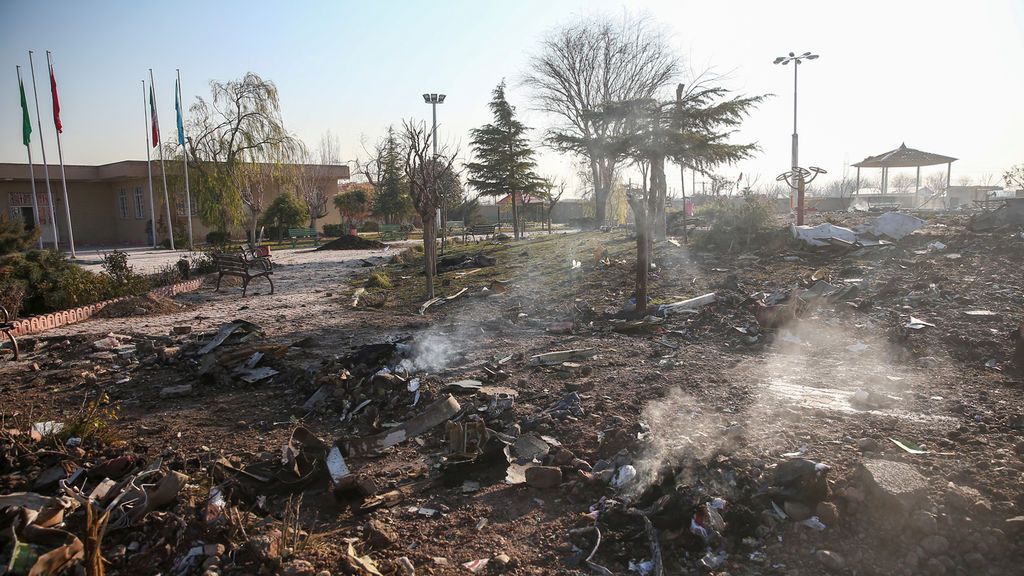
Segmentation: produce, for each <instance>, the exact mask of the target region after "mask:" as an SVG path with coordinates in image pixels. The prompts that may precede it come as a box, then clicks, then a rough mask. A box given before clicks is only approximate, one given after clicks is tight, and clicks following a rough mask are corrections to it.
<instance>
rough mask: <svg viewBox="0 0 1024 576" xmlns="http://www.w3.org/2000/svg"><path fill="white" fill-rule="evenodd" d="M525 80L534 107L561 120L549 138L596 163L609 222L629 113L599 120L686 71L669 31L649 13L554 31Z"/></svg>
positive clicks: (598, 213)
mask: <svg viewBox="0 0 1024 576" xmlns="http://www.w3.org/2000/svg"><path fill="white" fill-rule="evenodd" d="M529 66H530V69H529V72H528V73H527V75H526V77H525V79H524V84H525V85H526V86H527V87H529V88H531V89H532V92H533V98H534V106H535V108H537V109H538V110H540V111H542V112H546V113H548V114H549V115H550V116H551V117H552V118H553V119H554V121H555V124H554V126H552V127H551V128H550V129H549V130H548V131H547V136H546V141H547V142H548V144H549V145H551V146H553V147H554V148H555V149H557V150H560V151H563V152H568V153H572V154H575V155H577V156H579V157H581V158H583V159H584V160H585V161H586V162H587V163H588V165H589V169H590V173H591V178H590V180H591V182H592V184H593V190H594V194H593V198H594V214H595V219H596V220H597V223H598V224H600V223H601V222H603V221H604V220H606V214H605V211H606V208H607V204H608V197H609V195H610V194H611V191H612V183H613V182H614V181H615V173H616V169H617V167H618V165H619V162H620V161H621V158H620V157H619V156H618V155H617V154H616V153H615V152H614V150H612V148H613V147H614V142H615V141H616V140H617V139H619V138H620V137H622V136H623V135H624V134H625V128H626V126H625V122H626V119H625V118H614V119H613V118H609V119H606V120H605V121H597V120H595V116H594V112H595V111H597V110H599V109H600V108H601V107H602V106H604V105H607V104H609V103H614V102H629V101H635V100H642V99H648V98H653V97H655V95H656V94H657V93H658V92H659V91H660V90H661V89H662V88H664V87H665V86H667V85H668V84H669V83H670V82H671V81H672V78H673V77H675V75H676V74H677V73H678V71H679V59H678V57H677V56H676V55H675V54H674V52H673V51H672V49H671V47H670V46H669V43H668V40H667V38H666V37H665V35H664V34H662V33H661V31H660V30H658V29H657V28H656V27H654V26H652V25H651V24H650V21H649V20H648V19H645V18H637V17H629V16H627V17H624V18H622V19H621V20H616V19H613V18H611V17H606V16H603V17H595V18H592V19H587V20H583V21H579V22H574V23H572V24H569V25H567V26H565V27H563V28H560V29H558V30H556V31H554V32H553V33H551V34H550V35H549V36H548V37H547V38H545V39H544V41H543V42H542V44H541V49H540V51H539V53H538V54H536V55H535V56H534V57H533V58H532V59H531V60H530V65H529Z"/></svg>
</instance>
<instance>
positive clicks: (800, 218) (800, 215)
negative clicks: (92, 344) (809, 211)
mask: <svg viewBox="0 0 1024 576" xmlns="http://www.w3.org/2000/svg"><path fill="white" fill-rule="evenodd" d="M817 58H818V55H817V54H811V53H810V52H804V53H803V54H801V55H799V56H797V55H796V54H794V53H792V52H790V53H789V56H779V57H778V58H776V59H775V61H774V63H775V64H782V65H783V66H787V65H789V63H790V62H792V63H793V163H792V166H791V169H792V171H793V172H794V173H796V174H797V184H798V185H797V211H796V224H797V226H802V225H803V223H804V182H803V178H802V177H800V176H799V175H800V174H801V172H800V171H799V170H798V169H799V168H800V144H799V137H798V136H797V132H796V101H797V83H796V79H797V70H798V69H799V68H800V64H801V63H802V62H803V61H804V60H816V59H817Z"/></svg>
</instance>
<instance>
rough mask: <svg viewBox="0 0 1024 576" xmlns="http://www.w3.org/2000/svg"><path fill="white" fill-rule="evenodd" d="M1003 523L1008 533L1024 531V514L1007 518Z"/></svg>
mask: <svg viewBox="0 0 1024 576" xmlns="http://www.w3.org/2000/svg"><path fill="white" fill-rule="evenodd" d="M1005 525H1006V531H1007V532H1009V533H1010V534H1016V533H1019V532H1024V516H1014V517H1013V518H1007V519H1006V522H1005Z"/></svg>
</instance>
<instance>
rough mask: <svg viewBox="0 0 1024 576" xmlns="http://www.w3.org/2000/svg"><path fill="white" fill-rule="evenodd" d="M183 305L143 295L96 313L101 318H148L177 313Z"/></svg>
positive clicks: (159, 297) (109, 305)
mask: <svg viewBox="0 0 1024 576" xmlns="http://www.w3.org/2000/svg"><path fill="white" fill-rule="evenodd" d="M182 308H184V305H182V304H179V303H178V302H175V301H174V300H171V299H170V298H167V297H165V296H157V295H154V294H143V295H142V296H134V297H132V298H127V299H125V300H121V301H119V302H114V303H113V304H108V305H106V306H104V307H103V309H102V310H100V311H99V312H98V313H97V316H100V317H101V318H127V317H129V316H149V315H151V314H169V313H171V312H178V311H179V310H181V309H182Z"/></svg>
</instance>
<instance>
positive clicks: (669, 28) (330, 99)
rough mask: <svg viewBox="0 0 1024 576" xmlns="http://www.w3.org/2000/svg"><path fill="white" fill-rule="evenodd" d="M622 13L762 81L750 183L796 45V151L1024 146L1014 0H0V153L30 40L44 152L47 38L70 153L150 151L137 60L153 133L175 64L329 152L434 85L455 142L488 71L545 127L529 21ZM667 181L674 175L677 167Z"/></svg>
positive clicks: (84, 159) (1009, 154) (731, 83)
mask: <svg viewBox="0 0 1024 576" xmlns="http://www.w3.org/2000/svg"><path fill="white" fill-rule="evenodd" d="M623 11H630V12H634V13H640V14H646V15H648V16H650V17H651V18H653V19H654V20H655V21H657V22H658V23H659V24H660V25H662V26H664V28H665V31H666V32H667V33H668V34H669V35H670V36H671V41H672V44H673V45H674V46H675V47H676V48H677V50H678V53H679V55H680V56H681V57H682V58H684V59H685V61H686V63H687V64H688V67H689V68H691V69H693V70H696V71H700V70H704V69H706V68H711V69H713V70H714V71H715V72H717V73H720V74H724V75H726V76H727V79H726V84H727V86H728V87H729V88H731V89H734V90H736V91H737V92H738V93H745V94H763V93H772V94H775V96H774V97H773V98H771V99H770V100H769V101H768V102H766V103H765V104H763V105H762V106H761V107H760V108H759V109H758V110H756V111H755V112H754V114H753V115H752V117H751V118H750V120H749V121H747V122H746V123H745V125H744V126H743V129H742V130H741V131H740V132H739V133H738V134H737V135H736V141H745V142H749V141H756V142H757V143H758V144H759V145H760V146H761V149H762V151H761V152H760V153H759V154H758V155H757V156H756V157H755V158H754V159H752V160H749V161H745V162H743V163H741V164H739V165H737V166H729V167H723V168H722V169H721V170H720V171H719V172H720V173H721V174H723V175H725V176H728V177H730V178H732V179H735V178H736V176H737V175H738V174H739V173H740V172H743V173H744V174H746V175H748V176H750V175H756V176H759V184H764V183H766V182H769V181H772V180H774V177H775V175H776V174H778V173H780V172H782V171H784V170H786V169H787V167H788V165H789V153H790V149H789V144H790V134H791V132H792V105H793V101H792V98H793V93H792V79H793V77H792V68H791V67H790V66H787V67H782V66H775V65H773V64H772V60H773V58H774V57H775V56H779V55H783V54H785V53H787V52H790V51H795V52H797V53H801V52H804V51H807V50H810V51H813V52H816V53H818V54H820V55H821V58H820V59H818V60H816V61H813V62H810V63H808V64H806V65H804V66H801V68H800V118H799V131H800V142H801V163H802V164H804V165H816V166H820V167H823V168H825V169H827V170H828V171H829V173H830V176H831V175H839V174H841V173H842V171H843V169H844V166H845V165H847V164H849V163H852V162H856V161H858V160H861V159H863V158H864V157H865V156H868V155H873V154H877V153H880V152H883V151H886V150H889V149H892V148H894V147H896V146H899V144H900V143H901V142H906V144H907V146H910V147H913V148H920V149H923V150H927V151H931V152H936V153H940V154H945V155H948V156H954V157H957V158H959V159H960V160H959V161H958V162H955V163H954V164H953V181H954V183H956V182H957V181H958V180H959V179H960V178H961V177H963V176H969V177H971V178H972V179H973V180H974V181H975V182H976V183H977V182H980V181H982V180H983V179H984V178H985V176H986V175H991V176H992V177H994V178H995V179H999V177H1000V176H1001V174H1002V172H1003V171H1004V170H1005V169H1006V168H1008V167H1009V166H1010V165H1012V164H1017V163H1024V145H1022V144H1021V138H1020V136H1021V134H1024V105H1022V102H1024V0H971V1H965V0H959V1H945V0H942V1H940V0H929V1H906V0H884V1H877V0H860V1H858V2H829V1H821V0H818V1H810V2H797V1H785V0H773V1H754V0H751V1H746V2H740V1H722V0H720V1H717V2H691V1H681V0H674V1H653V0H652V1H636V2H622V1H621V0H620V1H613V0H607V1H606V0H571V1H570V0H566V1H560V0H516V1H506V2H497V1H481V0H476V1H446V0H434V1H432V2H412V1H404V2H403V1H383V0H381V1H371V2H367V1H365V0H364V1H360V2H349V1H335V2H327V1H321V2H311V1H309V2H307V1H292V2H280V1H275V2H269V1H256V0H248V1H245V2H234V1H217V2H209V1H203V2H198V1H190V0H179V1H176V2H160V3H155V2H140V1H137V0H135V1H104V2H81V1H70V0H69V1H52V0H2V1H0V22H2V23H3V31H2V34H0V69H2V70H4V71H5V72H4V75H5V76H6V78H7V83H6V85H7V86H8V88H7V89H5V90H2V91H0V110H4V111H6V112H4V113H3V114H0V161H5V162H23V161H25V159H26V156H25V148H24V146H22V145H21V130H20V123H21V113H20V110H19V104H18V93H17V84H16V79H15V70H14V68H15V65H16V64H21V65H23V67H24V68H23V69H24V70H25V73H26V74H27V67H28V54H27V51H28V50H29V49H32V50H35V51H36V77H37V82H38V83H39V90H40V98H41V101H40V108H41V111H42V115H43V134H44V136H45V137H46V143H47V155H48V157H49V158H50V160H51V162H54V163H55V162H56V155H57V154H56V144H55V141H54V130H53V125H52V122H51V121H49V120H48V119H47V118H48V117H49V114H48V110H49V107H50V99H49V92H48V87H47V84H46V58H45V51H46V50H51V51H53V53H54V57H55V67H56V71H57V79H58V82H59V85H60V94H61V103H62V108H63V113H62V120H63V122H64V135H63V138H64V140H63V143H64V150H65V160H66V161H67V162H68V163H80V164H94V163H106V162H114V161H118V160H123V159H144V158H145V148H144V147H143V146H144V144H143V138H144V130H145V126H144V124H143V122H144V117H143V109H142V106H143V102H142V89H141V84H140V80H142V79H143V78H145V77H148V76H147V69H148V68H150V67H152V68H153V69H154V73H155V75H156V82H157V89H158V98H159V100H160V114H161V124H162V130H163V133H164V135H165V137H167V136H168V135H170V134H172V133H173V130H174V98H173V88H174V70H175V68H180V69H181V74H182V82H183V91H184V94H185V99H186V101H187V102H191V101H192V100H194V98H195V97H196V96H198V95H204V96H205V95H208V93H209V89H208V83H209V81H210V80H212V79H217V80H228V79H235V78H239V77H241V76H242V75H243V74H244V73H245V72H247V71H253V72H256V73H258V74H260V75H261V76H263V77H264V78H267V79H270V80H273V81H274V82H275V83H276V84H277V87H278V89H279V92H280V97H281V107H282V112H283V115H284V119H285V124H286V127H287V128H288V129H289V130H291V131H292V132H294V133H295V134H296V135H297V136H299V137H300V138H302V139H303V140H305V141H306V142H307V143H310V144H314V145H315V143H316V141H318V140H319V138H320V135H321V134H322V133H323V132H325V131H327V130H330V131H331V132H332V133H334V134H336V135H337V136H339V138H340V141H341V146H342V155H343V156H342V159H343V160H350V159H353V158H356V157H358V156H360V155H361V154H362V144H361V142H362V141H372V140H374V139H376V138H378V137H379V136H380V134H381V133H382V131H383V130H384V128H385V127H386V126H387V125H388V124H390V123H398V122H400V120H401V119H402V118H409V117H416V118H423V119H429V117H430V108H429V106H428V105H426V104H424V103H423V101H422V97H421V94H422V93H423V92H428V91H431V92H443V93H446V94H447V95H448V99H447V101H446V102H445V103H444V104H443V105H442V106H440V107H439V108H438V117H439V125H440V126H439V133H440V136H441V138H442V139H445V140H448V141H450V142H453V143H456V144H461V146H462V149H463V154H464V155H465V154H467V153H468V142H469V137H468V130H469V129H470V128H472V127H475V126H479V125H480V124H483V123H486V122H488V121H489V120H490V116H489V113H488V110H487V102H488V101H489V99H490V95H491V90H492V89H493V88H494V86H495V85H496V84H497V83H498V82H499V81H501V79H502V78H506V79H507V80H508V82H509V84H510V89H509V92H508V96H509V99H510V100H511V101H512V103H513V104H514V105H516V106H517V107H518V109H519V110H520V111H521V112H522V113H523V117H524V120H525V121H526V122H527V123H528V124H529V125H531V126H533V127H535V128H538V130H536V131H535V136H537V137H539V136H540V133H541V130H540V129H541V128H544V127H546V126H547V124H548V119H547V118H545V117H544V116H543V115H540V114H538V113H535V112H532V111H530V110H529V107H530V106H529V105H530V103H529V94H528V93H527V91H526V90H525V89H524V88H522V87H520V86H519V85H518V83H519V80H520V79H521V77H522V74H523V71H524V69H525V66H526V65H527V61H528V57H529V55H530V54H531V53H533V52H535V51H536V50H537V48H538V43H539V39H540V38H542V37H543V36H544V34H545V33H546V32H548V31H550V30H551V29H553V28H555V27H557V26H559V25H560V24H564V23H566V22H571V21H573V20H574V19H576V18H579V17H580V16H583V15H588V14H592V13H594V12H606V13H610V14H613V15H619V14H622V13H623ZM680 80H682V81H685V78H681V79H680ZM26 88H27V90H28V97H29V105H30V109H31V110H32V120H33V125H35V109H34V108H33V107H32V94H31V86H30V85H27V87H26ZM35 129H36V132H35V133H34V134H33V136H34V140H33V146H34V150H33V156H34V157H35V158H36V159H37V160H38V158H39V150H38V145H39V144H38V142H39V141H38V138H37V136H38V134H39V127H38V126H35ZM540 165H541V169H542V172H543V173H544V174H550V175H554V174H558V175H566V176H569V175H570V174H571V173H572V172H573V171H574V169H573V161H572V159H571V158H569V157H567V156H562V155H558V154H556V153H553V152H550V151H544V153H543V154H542V156H541V159H540ZM673 173H674V174H675V175H674V176H673ZM873 176H876V175H873ZM569 177H571V176H569ZM688 180H689V178H688ZM669 184H670V186H672V185H676V186H677V185H678V172H677V171H675V170H672V172H670V174H669ZM687 184H688V185H689V182H688V183H687Z"/></svg>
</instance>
